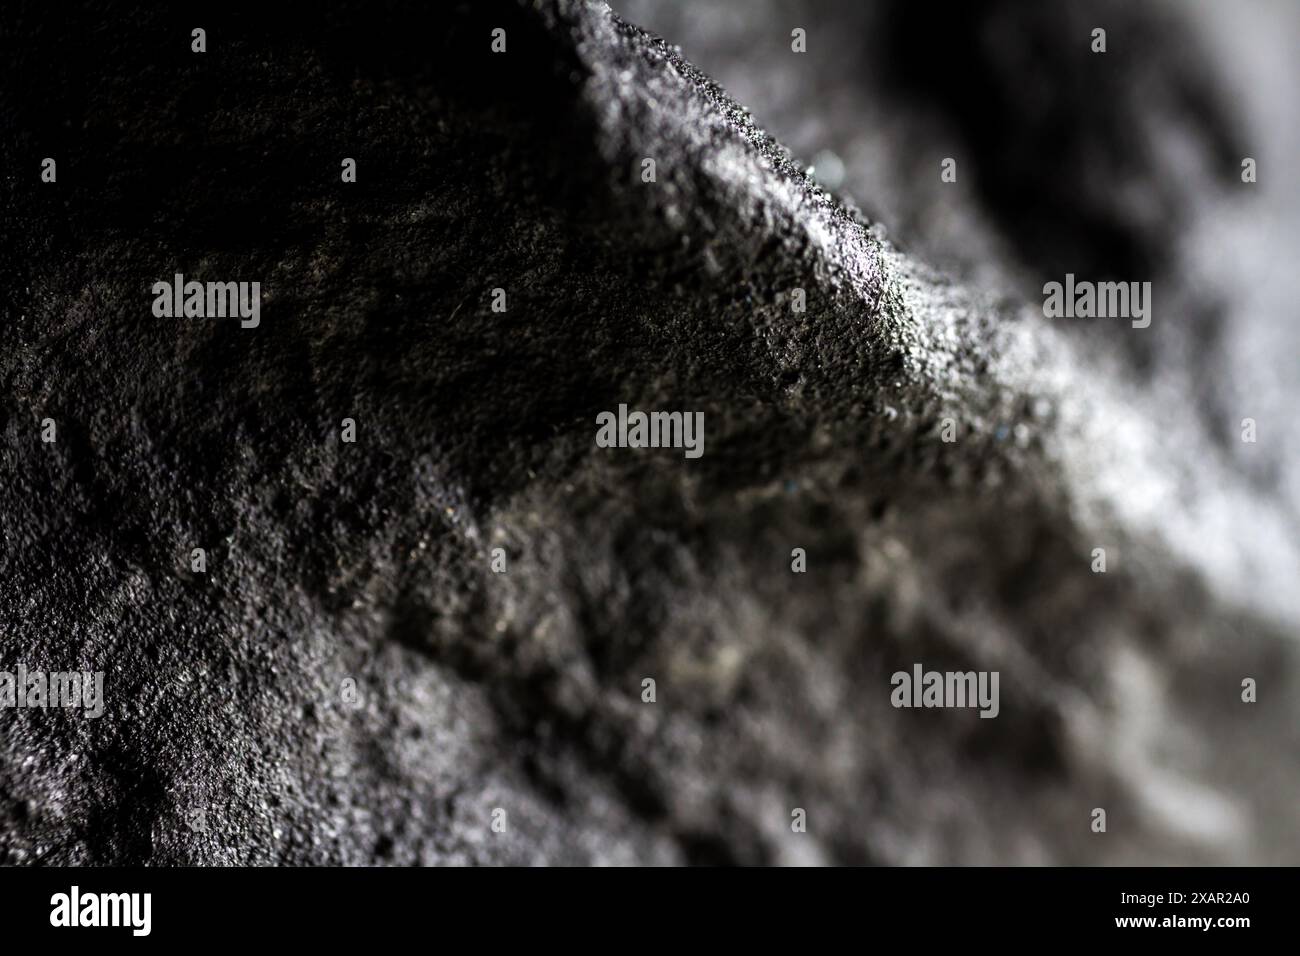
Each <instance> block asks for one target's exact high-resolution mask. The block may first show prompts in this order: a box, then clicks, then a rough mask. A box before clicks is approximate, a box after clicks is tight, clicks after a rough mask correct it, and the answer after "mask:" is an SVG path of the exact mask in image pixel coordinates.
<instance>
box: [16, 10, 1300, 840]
mask: <svg viewBox="0 0 1300 956" xmlns="http://www.w3.org/2000/svg"><path fill="white" fill-rule="evenodd" d="M329 6H330V7H331V8H332V9H331V12H329V13H323V12H320V11H319V10H317V9H316V5H314V4H313V5H310V6H304V7H302V8H301V9H299V10H298V11H297V14H296V15H295V16H294V17H292V18H285V19H284V20H279V19H271V18H268V16H267V15H266V14H265V13H264V12H262V11H260V10H258V11H250V12H242V13H241V12H239V11H234V12H227V13H226V14H225V15H223V17H222V18H221V19H220V20H219V21H218V20H217V19H216V18H213V19H211V20H210V21H209V23H210V26H209V27H208V40H207V42H208V49H207V52H206V53H204V54H201V55H200V54H194V53H192V52H191V51H190V45H189V44H190V29H191V28H192V27H194V26H202V25H203V23H200V22H198V19H197V18H196V21H195V22H194V23H191V22H189V20H181V19H180V18H178V17H175V16H172V15H168V14H158V13H154V12H149V11H145V10H139V11H132V12H129V13H124V14H115V15H112V16H109V15H107V14H105V13H104V12H102V10H100V8H99V7H98V6H97V5H96V6H92V5H87V8H86V9H83V10H81V11H80V12H77V13H70V14H68V15H66V16H60V17H57V18H56V17H54V16H52V15H50V14H49V13H48V11H45V10H44V9H43V7H42V5H41V4H39V3H26V2H24V3H19V4H18V5H17V8H16V9H15V10H11V11H7V12H6V14H5V15H6V17H7V18H10V19H11V22H13V23H15V24H16V29H13V30H6V31H5V33H6V36H5V38H4V40H3V41H0V42H2V43H3V44H4V46H3V48H0V54H3V60H4V62H5V64H6V66H5V67H4V69H5V77H4V83H3V84H0V117H2V118H3V124H4V127H5V131H6V132H5V136H4V138H3V140H4V141H3V143H2V144H0V151H2V157H0V158H3V168H4V170H5V175H4V185H3V191H2V192H0V213H2V214H3V218H2V220H0V243H2V244H3V246H2V248H3V250H4V251H3V254H0V303H3V309H4V315H3V320H2V321H3V325H2V326H0V385H2V387H0V436H2V437H3V441H2V442H0V545H2V547H3V550H2V551H0V663H2V664H3V668H2V669H5V670H13V669H14V668H15V667H16V666H17V665H18V664H19V663H22V664H24V666H26V667H27V668H28V669H29V670H38V669H43V670H48V671H57V670H72V669H79V670H86V671H95V670H102V671H104V672H105V675H106V676H105V683H104V693H105V701H106V710H105V713H104V715H103V716H102V717H101V718H99V719H97V720H96V719H88V718H86V717H83V716H81V715H80V714H79V713H78V712H77V711H66V712H65V711H54V710H50V711H37V710H17V709H6V710H3V711H0V853H2V854H3V855H4V859H6V860H7V861H8V862H10V863H36V862H41V863H85V864H142V863H150V864H271V863H288V864H309V863H310V864H325V863H330V864H337V863H344V864H357V863H361V864H371V863H392V864H411V863H421V864H433V863H632V862H654V863H729V862H736V863H1089V864H1098V863H1139V862H1140V863H1180V862H1228V863H1241V862H1270V863H1280V862H1294V859H1293V857H1294V853H1293V849H1292V848H1294V846H1295V845H1296V839H1297V837H1300V810H1298V809H1297V805H1296V803H1295V801H1294V799H1291V798H1290V797H1289V796H1288V795H1293V794H1294V792H1295V788H1296V785H1297V783H1298V782H1300V781H1298V779H1297V777H1298V774H1297V771H1296V769H1295V767H1294V762H1290V761H1280V762H1279V761H1278V760H1277V759H1276V758H1277V754H1279V753H1286V752H1290V751H1291V750H1293V749H1294V745H1295V730H1294V728H1295V726H1296V725H1297V724H1296V716H1297V714H1296V709H1297V708H1296V704H1295V699H1296V695H1295V693H1294V692H1295V687H1296V685H1295V667H1296V655H1295V650H1294V646H1293V641H1292V637H1293V635H1294V633H1295V631H1296V624H1297V621H1298V620H1300V609H1298V604H1297V597H1296V594H1295V592H1294V582H1295V580H1296V578H1297V571H1298V570H1300V553H1298V549H1297V543H1296V535H1295V529H1296V528H1297V527H1298V526H1300V524H1298V523H1297V510H1296V493H1295V489H1294V487H1293V486H1292V482H1293V480H1294V475H1295V469H1294V464H1295V459H1294V449H1292V450H1290V451H1283V450H1281V449H1278V448H1274V449H1272V450H1270V449H1268V448H1266V447H1265V446H1264V445H1263V444H1261V445H1259V446H1258V448H1259V451H1258V453H1257V459H1256V460H1252V461H1251V462H1249V463H1247V464H1242V463H1241V462H1239V461H1236V460H1235V459H1234V457H1233V456H1234V455H1239V454H1240V452H1238V451H1237V450H1236V449H1235V448H1234V447H1232V445H1231V444H1229V443H1228V442H1224V441H1222V440H1219V439H1216V438H1215V436H1214V435H1212V434H1210V433H1209V432H1208V431H1207V427H1206V425H1205V424H1204V421H1203V420H1202V418H1201V417H1200V412H1199V410H1198V409H1197V408H1196V407H1193V406H1194V405H1195V403H1194V402H1191V401H1187V402H1184V401H1183V400H1182V399H1183V398H1184V397H1185V396H1182V395H1180V394H1179V393H1172V394H1170V395H1165V396H1161V398H1160V400H1159V401H1145V400H1144V399H1143V398H1142V396H1149V395H1151V391H1150V386H1149V383H1148V382H1147V381H1146V380H1144V379H1143V378H1142V372H1141V367H1140V365H1139V366H1138V371H1135V370H1134V362H1133V361H1132V360H1131V356H1129V355H1128V354H1127V353H1125V352H1124V351H1123V348H1120V349H1116V350H1108V349H1105V348H1099V347H1097V343H1096V342H1095V341H1093V340H1094V339H1096V338H1097V336H1095V335H1094V336H1091V337H1080V336H1076V335H1074V334H1072V333H1070V332H1067V331H1063V330H1062V329H1061V328H1060V327H1059V326H1057V325H1054V324H1053V323H1051V322H1049V321H1047V320H1045V319H1044V318H1043V317H1042V312H1041V309H1039V308H1038V307H1037V305H1036V304H1035V303H1033V302H1032V301H1030V304H1029V305H1028V306H1025V305H1021V304H1020V302H1019V301H1018V298H1017V296H1016V295H1010V294H1009V295H1005V296H1001V295H995V294H993V293H990V292H988V291H987V290H986V289H985V288H984V287H982V286H980V287H977V286H975V285H974V284H973V283H963V282H955V281H951V280H949V279H948V278H946V277H945V275H944V274H942V273H940V272H938V271H935V270H933V269H931V268H928V267H926V266H924V265H922V264H921V263H920V262H919V261H918V259H917V258H916V257H913V256H909V255H905V254H902V253H900V252H899V251H898V249H897V248H896V247H895V246H894V245H892V244H891V243H890V242H889V241H887V240H886V239H885V238H882V234H881V231H880V230H879V229H875V228H873V227H872V226H871V224H870V223H869V222H868V221H867V220H866V219H865V218H864V216H863V215H862V213H860V212H859V211H858V210H857V209H855V208H854V207H853V205H852V204H851V203H849V202H848V201H847V200H845V199H843V198H840V197H836V196H833V195H832V194H830V193H828V192H827V191H826V190H825V189H823V188H822V186H820V185H819V184H818V182H817V180H816V179H815V178H813V177H812V176H809V175H806V174H805V172H804V170H803V166H802V165H800V164H797V163H796V162H795V161H794V160H793V159H792V157H791V156H790V155H789V153H788V152H787V151H786V149H784V148H783V147H782V146H781V145H780V144H779V143H778V142H776V141H775V140H774V139H773V138H772V137H770V136H769V135H768V134H767V133H765V132H764V131H763V130H762V129H760V128H759V127H758V126H757V125H756V124H755V122H754V121H753V119H752V118H751V116H750V114H749V113H748V112H747V111H746V110H745V109H744V108H743V107H742V106H741V105H740V104H738V103H737V102H734V101H733V100H732V99H730V98H729V97H728V95H727V94H726V93H724V92H723V91H722V90H721V89H720V88H719V87H718V86H716V85H715V84H714V83H713V82H712V81H711V80H710V79H709V78H708V77H706V76H705V75H703V74H702V73H701V72H700V71H699V70H697V69H696V68H694V67H693V66H691V64H690V63H688V62H686V60H685V59H683V57H682V56H681V54H680V53H679V52H678V51H676V50H675V49H674V48H672V47H670V46H668V45H666V44H665V43H664V42H663V41H661V40H659V39H657V38H655V37H653V36H651V35H649V34H647V33H645V32H643V31H641V30H640V29H638V28H636V27H634V26H631V25H629V24H628V23H627V22H625V21H623V20H622V19H620V18H619V17H618V16H617V15H615V14H613V13H612V12H610V11H609V10H608V9H607V8H606V7H604V6H603V5H589V4H585V3H571V2H559V0H556V2H547V3H537V4H530V5H514V4H495V3H479V2H476V3H453V4H446V5H443V4H424V3H405V2H390V3H355V4H330V5H329ZM495 27H500V28H502V29H504V30H505V31H506V36H507V44H508V46H507V52H506V53H505V54H494V53H493V52H492V51H491V48H490V42H491V37H490V33H491V30H492V29H493V28H495ZM785 33H786V35H788V30H787V31H785ZM70 64H71V65H70ZM990 82H991V81H990ZM1170 82H1174V81H1173V80H1171V81H1170ZM990 95H992V94H990ZM1025 148H1029V147H1028V146H1026V147H1025ZM45 156H53V157H57V159H58V179H57V182H56V183H54V184H45V183H42V182H41V181H40V178H39V165H40V160H41V158H42V157H45ZM344 157H352V158H355V159H356V161H357V182H356V183H355V184H345V183H343V182H341V181H340V163H341V160H342V159H343V158H344ZM646 159H653V160H654V166H655V179H654V181H653V182H646V181H644V179H643V170H644V169H645V166H644V164H643V161H644V160H646ZM994 185H995V186H997V187H998V188H1005V187H1006V184H1005V183H1003V182H999V183H995V184H994ZM1171 188H1173V187H1171ZM995 198H996V197H995ZM1085 199H1086V196H1085ZM1081 201H1082V200H1081ZM1012 213H1013V214H1014V215H1013V216H1012V223H1013V228H1019V227H1025V228H1028V227H1029V226H1034V227H1036V228H1041V227H1042V222H1041V220H1033V221H1029V220H1027V219H1026V217H1027V216H1029V213H1027V212H1025V211H1024V210H1021V209H1018V208H1017V209H1015V210H1012ZM1012 213H1009V215H1011V214H1012ZM1107 215H1112V216H1113V215H1120V213H1113V212H1108V213H1107ZM1016 216H1019V218H1016ZM1031 218H1032V217H1031ZM1106 221H1108V222H1109V219H1107V220H1106ZM1158 240H1159V236H1157V239H1156V240H1154V241H1155V244H1156V245H1157V246H1158V244H1159V242H1158ZM979 256H980V253H978V252H973V253H971V257H972V258H979ZM175 273H183V274H184V275H185V276H186V278H195V279H199V280H221V281H235V280H244V281H259V282H260V283H261V289H262V296H263V298H262V313H261V324H260V326H259V327H258V328H256V329H242V328H241V327H240V324H239V322H238V320H234V319H161V318H156V317H155V316H154V315H153V313H152V311H151V304H152V295H151V293H150V287H151V285H152V284H153V283H154V282H155V281H158V280H170V279H171V277H172V276H173V275H174V274H175ZM494 289H503V290H505V294H506V302H507V310H506V311H505V312H494V311H493V310H492V308H491V304H492V292H493V290H494ZM796 289H798V290H803V293H804V297H805V301H806V310H805V311H802V312H799V311H796V310H795V309H794V294H795V290H796ZM1127 332H1128V330H1127V328H1126V327H1125V326H1122V325H1120V324H1118V323H1117V324H1116V326H1115V327H1114V328H1113V329H1111V332H1110V334H1112V335H1116V336H1118V335H1123V334H1125V333H1127ZM1128 334H1130V335H1140V334H1141V333H1140V332H1133V333H1128ZM1229 371H1231V370H1229ZM619 403H627V404H628V405H629V406H631V407H634V408H642V409H665V410H691V411H702V412H703V413H704V419H705V446H704V455H703V457H702V458H700V459H698V460H687V459H685V458H684V457H683V456H682V454H681V453H680V451H673V450H644V451H634V450H613V449H601V448H597V447H596V446H595V443H594V440H593V438H594V434H595V420H596V416H597V414H598V413H599V412H601V411H604V410H609V409H616V408H617V406H618V405H619ZM1233 408H1234V409H1235V408H1236V406H1233ZM46 418H49V419H53V420H54V422H55V423H56V426H57V441H55V442H54V443H44V442H42V441H41V423H42V421H43V420H44V419H46ZM345 418H350V419H353V420H354V421H355V425H356V435H357V439H356V442H355V443H351V444H348V443H344V442H342V441H341V439H340V429H341V423H342V421H343V419H345ZM946 420H951V422H952V427H954V428H955V434H956V439H957V440H955V441H952V442H945V441H944V440H943V439H942V433H943V429H944V426H945V421H946ZM1279 427H1281V426H1279ZM1286 427H1291V425H1290V424H1288V425H1287V426H1286ZM1234 441H1235V438H1234ZM1254 447H1255V446H1250V451H1251V452H1252V453H1253V452H1254ZM1287 455H1291V457H1290V458H1287V457H1286V456H1287ZM1269 456H1273V457H1272V458H1270V457H1269ZM1099 546H1105V547H1106V548H1107V549H1108V557H1109V561H1110V567H1109V569H1108V573H1106V574H1094V573H1092V570H1091V568H1090V564H1091V562H1092V560H1093V558H1092V552H1093V549H1094V548H1096V547H1099ZM193 548H203V549H205V551H206V554H207V561H208V566H207V571H206V572H205V573H194V572H192V571H191V570H190V553H191V549H193ZM494 548H502V549H504V551H505V555H506V560H507V570H506V571H505V572H504V573H494V571H493V570H492V567H491V558H490V555H491V553H492V550H493V549H494ZM795 548H802V549H804V550H805V552H806V556H807V572H806V573H802V574H799V573H792V571H791V562H792V557H791V554H792V549H795ZM915 662H922V663H923V664H924V665H925V666H926V667H927V668H928V669H938V670H963V671H965V670H995V671H998V672H1000V675H1001V707H1000V714H999V716H998V717H997V718H996V719H993V720H982V719H979V718H978V716H977V714H976V712H975V711H972V710H908V709H895V708H894V707H892V706H891V704H890V690H891V687H890V675H891V674H892V673H893V672H895V671H898V670H907V671H910V670H911V667H912V665H913V663H915ZM1247 676H1253V677H1255V678H1257V679H1259V680H1260V687H1261V694H1260V701H1259V702H1258V703H1257V704H1254V705H1245V704H1243V703H1242V702H1241V700H1240V683H1241V680H1242V678H1243V677H1247ZM646 678H652V679H654V680H655V682H656V685H655V686H656V700H655V702H654V703H645V702H643V700H642V686H643V685H642V682H643V680H644V679H646ZM348 680H352V681H355V686H356V688H357V700H356V702H355V703H353V702H352V699H351V696H350V694H345V692H344V690H343V688H344V687H345V681H348ZM347 686H348V687H349V688H350V687H351V686H352V685H347ZM1096 807H1102V808H1105V809H1106V810H1107V813H1108V823H1109V827H1108V832H1107V833H1106V834H1104V835H1102V834H1095V833H1093V832H1091V829H1090V823H1091V821H1092V817H1091V813H1092V810H1093V808H1096ZM497 808H500V809H504V810H505V811H506V819H507V820H508V826H507V827H506V830H505V832H504V833H498V832H494V830H493V829H492V827H491V822H492V815H493V811H494V810H495V809H497ZM795 808H802V809H803V810H805V811H806V816H807V832H806V833H798V832H794V831H793V830H792V827H791V819H792V817H791V814H792V811H793V810H794V809H795Z"/></svg>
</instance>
